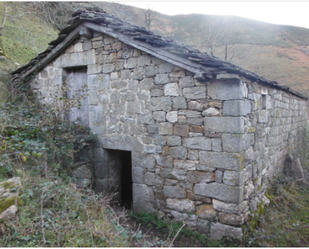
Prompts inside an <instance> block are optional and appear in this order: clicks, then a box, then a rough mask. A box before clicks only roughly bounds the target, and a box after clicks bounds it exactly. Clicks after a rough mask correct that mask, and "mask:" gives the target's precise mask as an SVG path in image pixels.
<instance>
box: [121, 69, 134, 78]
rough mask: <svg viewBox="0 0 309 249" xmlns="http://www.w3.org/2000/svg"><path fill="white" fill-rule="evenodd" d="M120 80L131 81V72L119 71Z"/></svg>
mask: <svg viewBox="0 0 309 249" xmlns="http://www.w3.org/2000/svg"><path fill="white" fill-rule="evenodd" d="M120 78H121V79H124V80H127V79H131V78H132V75H131V71H130V70H121V71H120Z"/></svg>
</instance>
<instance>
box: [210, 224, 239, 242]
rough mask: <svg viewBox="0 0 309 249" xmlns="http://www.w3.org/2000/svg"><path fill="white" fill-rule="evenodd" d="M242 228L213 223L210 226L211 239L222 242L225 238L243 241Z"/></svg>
mask: <svg viewBox="0 0 309 249" xmlns="http://www.w3.org/2000/svg"><path fill="white" fill-rule="evenodd" d="M242 236H243V233H242V228H239V227H232V226H227V225H223V224H221V223H219V222H217V223H215V222H212V223H211V226H210V239H212V240H220V239H222V238H223V237H230V238H233V239H239V240H242Z"/></svg>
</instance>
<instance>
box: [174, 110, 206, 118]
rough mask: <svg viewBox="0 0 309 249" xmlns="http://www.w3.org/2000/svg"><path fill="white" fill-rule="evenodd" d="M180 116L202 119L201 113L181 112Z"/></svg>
mask: <svg viewBox="0 0 309 249" xmlns="http://www.w3.org/2000/svg"><path fill="white" fill-rule="evenodd" d="M179 115H183V116H186V117H187V118H201V117H202V116H201V112H197V111H191V110H180V111H179Z"/></svg>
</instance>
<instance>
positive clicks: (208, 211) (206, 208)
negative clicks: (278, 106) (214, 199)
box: [196, 204, 217, 219]
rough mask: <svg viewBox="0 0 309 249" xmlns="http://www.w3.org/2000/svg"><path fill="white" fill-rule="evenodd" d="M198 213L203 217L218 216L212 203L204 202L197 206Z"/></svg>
mask: <svg viewBox="0 0 309 249" xmlns="http://www.w3.org/2000/svg"><path fill="white" fill-rule="evenodd" d="M196 214H197V216H198V217H199V218H202V219H212V218H214V217H216V216H217V212H216V210H215V209H214V208H213V206H212V204H203V205H199V206H197V207H196Z"/></svg>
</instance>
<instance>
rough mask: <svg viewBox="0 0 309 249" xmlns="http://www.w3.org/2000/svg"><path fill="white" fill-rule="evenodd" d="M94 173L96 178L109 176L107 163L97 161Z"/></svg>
mask: <svg viewBox="0 0 309 249" xmlns="http://www.w3.org/2000/svg"><path fill="white" fill-rule="evenodd" d="M94 175H95V177H96V178H101V179H104V178H108V176H109V167H108V164H107V162H106V163H95V165H94Z"/></svg>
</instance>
